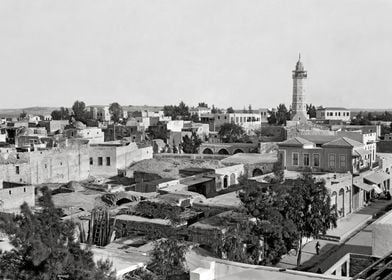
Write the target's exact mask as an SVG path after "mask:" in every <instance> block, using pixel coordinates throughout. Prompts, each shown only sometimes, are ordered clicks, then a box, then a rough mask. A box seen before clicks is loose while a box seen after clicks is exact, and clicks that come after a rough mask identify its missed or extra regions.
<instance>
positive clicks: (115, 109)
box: [109, 102, 123, 123]
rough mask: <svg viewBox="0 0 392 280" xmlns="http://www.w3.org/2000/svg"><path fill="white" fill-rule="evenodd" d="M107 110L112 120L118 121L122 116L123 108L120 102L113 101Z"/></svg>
mask: <svg viewBox="0 0 392 280" xmlns="http://www.w3.org/2000/svg"><path fill="white" fill-rule="evenodd" d="M109 112H110V114H111V119H112V121H113V122H115V123H118V122H119V121H120V119H122V117H123V109H122V107H121V105H120V104H118V103H117V102H114V103H112V104H110V106H109Z"/></svg>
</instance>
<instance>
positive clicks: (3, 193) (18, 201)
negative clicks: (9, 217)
mask: <svg viewBox="0 0 392 280" xmlns="http://www.w3.org/2000/svg"><path fill="white" fill-rule="evenodd" d="M24 202H26V203H27V204H28V205H29V206H34V205H35V194H34V187H33V186H21V187H14V188H7V189H0V211H5V212H8V211H10V210H15V211H18V209H19V207H20V206H21V205H22V204H23V203H24Z"/></svg>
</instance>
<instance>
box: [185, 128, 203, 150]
mask: <svg viewBox="0 0 392 280" xmlns="http://www.w3.org/2000/svg"><path fill="white" fill-rule="evenodd" d="M201 143H202V141H201V139H200V137H199V136H198V135H197V134H196V133H195V132H192V136H191V137H189V136H188V135H185V136H184V137H183V138H182V150H183V151H184V153H186V154H197V153H198V150H199V147H200V145H201Z"/></svg>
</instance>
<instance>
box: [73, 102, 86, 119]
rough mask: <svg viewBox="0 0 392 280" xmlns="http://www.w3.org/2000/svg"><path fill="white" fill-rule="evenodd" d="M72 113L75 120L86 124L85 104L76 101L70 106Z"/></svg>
mask: <svg viewBox="0 0 392 280" xmlns="http://www.w3.org/2000/svg"><path fill="white" fill-rule="evenodd" d="M72 111H73V117H74V118H75V120H77V121H81V122H84V123H86V119H87V111H86V104H85V103H84V102H83V101H79V100H76V101H75V102H74V104H73V105H72Z"/></svg>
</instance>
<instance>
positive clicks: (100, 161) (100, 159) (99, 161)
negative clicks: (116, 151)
mask: <svg viewBox="0 0 392 280" xmlns="http://www.w3.org/2000/svg"><path fill="white" fill-rule="evenodd" d="M102 163H103V159H102V157H98V165H99V166H102Z"/></svg>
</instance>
